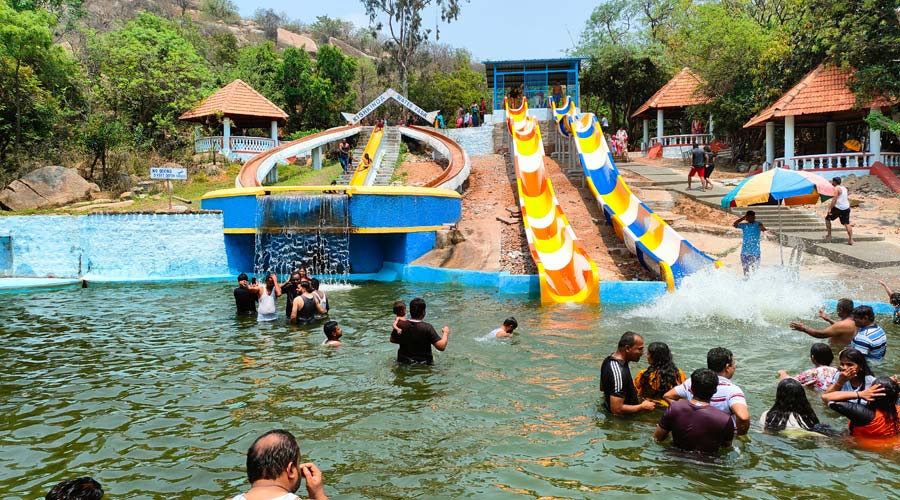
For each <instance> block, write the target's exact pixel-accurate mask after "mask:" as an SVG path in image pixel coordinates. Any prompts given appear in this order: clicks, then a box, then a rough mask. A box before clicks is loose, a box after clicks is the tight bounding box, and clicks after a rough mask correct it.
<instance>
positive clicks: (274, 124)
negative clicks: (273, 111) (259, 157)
mask: <svg viewBox="0 0 900 500" xmlns="http://www.w3.org/2000/svg"><path fill="white" fill-rule="evenodd" d="M272 140H273V141H275V145H276V146H277V145H278V120H272Z"/></svg>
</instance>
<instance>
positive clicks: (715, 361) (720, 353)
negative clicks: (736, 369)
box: [706, 347, 734, 373]
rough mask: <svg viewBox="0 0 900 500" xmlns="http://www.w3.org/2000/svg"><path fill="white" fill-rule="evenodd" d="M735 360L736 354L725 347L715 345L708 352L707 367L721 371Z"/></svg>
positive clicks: (717, 371)
mask: <svg viewBox="0 0 900 500" xmlns="http://www.w3.org/2000/svg"><path fill="white" fill-rule="evenodd" d="M733 362H734V354H732V353H731V351H729V350H728V349H725V348H724V347H713V348H712V349H710V350H709V352H707V353H706V367H707V368H709V369H710V370H712V371H714V372H716V373H719V372H721V371H722V370H724V369H725V367H726V366H728V365H730V364H732V363H733Z"/></svg>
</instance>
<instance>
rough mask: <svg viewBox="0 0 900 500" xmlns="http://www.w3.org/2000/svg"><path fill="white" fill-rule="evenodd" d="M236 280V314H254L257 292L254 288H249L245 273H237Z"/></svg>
mask: <svg viewBox="0 0 900 500" xmlns="http://www.w3.org/2000/svg"><path fill="white" fill-rule="evenodd" d="M237 280H238V287H237V288H235V289H234V306H235V308H237V313H238V316H252V315H254V314H256V299H257V298H258V294H257V293H256V290H251V289H250V281H249V278H247V275H246V274H244V273H241V274H239V275H238V278H237Z"/></svg>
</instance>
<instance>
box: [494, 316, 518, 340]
mask: <svg viewBox="0 0 900 500" xmlns="http://www.w3.org/2000/svg"><path fill="white" fill-rule="evenodd" d="M518 327H519V322H518V321H516V318H513V317H512V316H510V317H508V318H506V319H505V320H503V324H502V325H500V328H494V329H493V330H491V333H489V334H488V337H490V338H501V337H511V336H512V333H513V332H514V331H515V330H516V328H518Z"/></svg>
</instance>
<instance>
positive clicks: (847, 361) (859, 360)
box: [822, 347, 875, 404]
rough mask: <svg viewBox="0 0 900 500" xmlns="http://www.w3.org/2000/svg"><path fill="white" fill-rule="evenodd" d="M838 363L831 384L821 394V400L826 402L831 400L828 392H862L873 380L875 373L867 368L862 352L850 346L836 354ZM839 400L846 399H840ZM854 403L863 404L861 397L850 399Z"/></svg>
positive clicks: (867, 364)
mask: <svg viewBox="0 0 900 500" xmlns="http://www.w3.org/2000/svg"><path fill="white" fill-rule="evenodd" d="M838 360H839V362H838V364H839V366H840V368H839V369H838V372H837V373H835V375H834V380H833V381H832V383H831V385H830V386H829V387H828V388H827V389H825V393H824V394H822V401H824V402H825V403H828V402H829V401H833V399H831V396H829V394H831V393H834V392H858V393H859V392H862V391H864V390H866V389H868V388H869V386H870V385H872V382H874V381H875V375H873V374H872V370H871V369H870V368H869V363H868V361H866V357H865V356H864V355H863V353H861V352H859V351H857V350H856V349H854V348H852V347H848V348H846V349H844V350H843V351H841V352H840V353H839V354H838ZM841 401H848V400H844V399H841ZM849 401H852V402H854V403H859V404H864V400H863V398H862V397H857V398H854V399H852V400H849Z"/></svg>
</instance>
